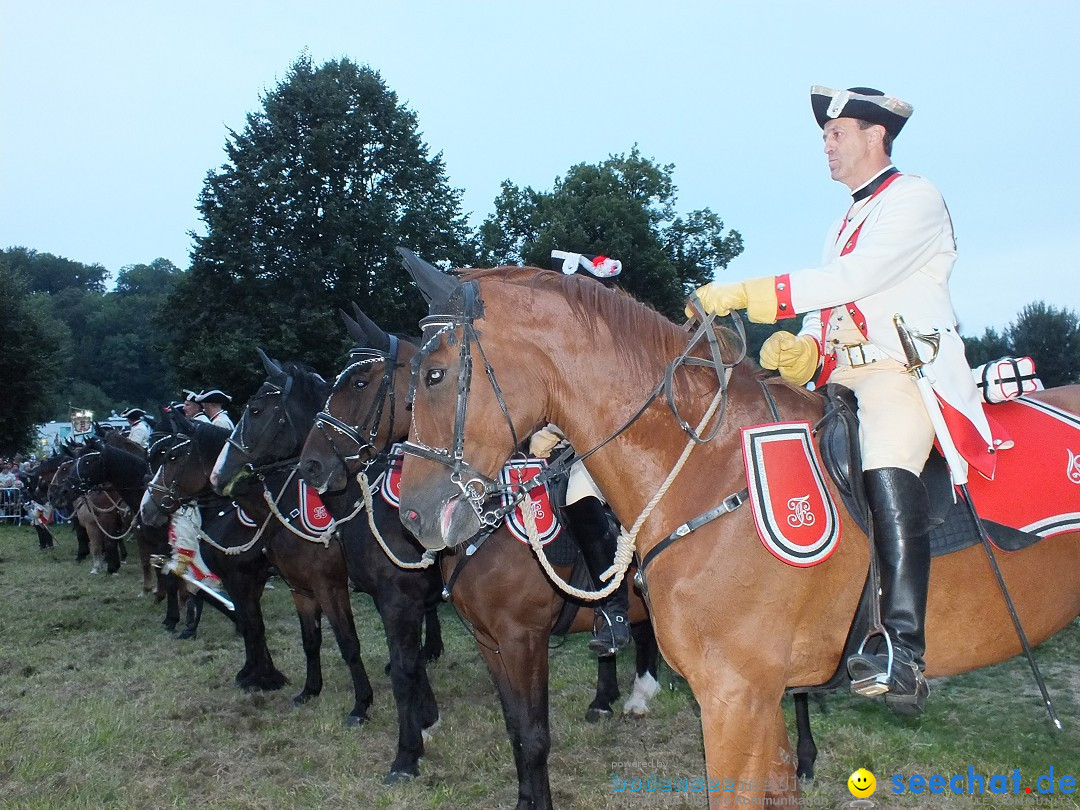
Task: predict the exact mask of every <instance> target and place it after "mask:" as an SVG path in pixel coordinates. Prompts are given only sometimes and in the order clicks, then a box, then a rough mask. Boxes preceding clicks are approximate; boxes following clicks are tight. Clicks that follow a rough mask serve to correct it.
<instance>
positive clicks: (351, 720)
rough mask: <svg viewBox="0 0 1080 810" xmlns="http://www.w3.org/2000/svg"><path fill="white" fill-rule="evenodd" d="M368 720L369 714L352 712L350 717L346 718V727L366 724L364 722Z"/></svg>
mask: <svg viewBox="0 0 1080 810" xmlns="http://www.w3.org/2000/svg"><path fill="white" fill-rule="evenodd" d="M366 722H367V715H363V714H350V715H349V716H348V717H346V718H345V727H346V728H356V727H357V726H362V725H364V723H366Z"/></svg>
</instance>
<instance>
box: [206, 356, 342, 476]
mask: <svg viewBox="0 0 1080 810" xmlns="http://www.w3.org/2000/svg"><path fill="white" fill-rule="evenodd" d="M259 357H260V359H261V360H262V363H263V367H264V368H265V369H266V373H267V377H266V380H265V381H264V382H263V384H262V385H261V386H260V387H259V390H258V391H256V392H255V395H254V396H252V398H251V399H250V400H248V402H247V405H245V406H244V412H243V414H242V415H241V416H240V421H238V422H237V423H236V429H235V430H234V431H233V434H232V436H231V437H230V439H229V444H228V446H227V447H226V448H225V450H224V451H223V452H222V453H221V456H220V458H219V459H218V462H217V465H216V466H215V468H214V473H213V478H212V480H213V481H214V486H215V488H216V489H217V491H218V492H220V493H222V494H225V495H228V494H231V493H232V492H234V491H237V488H238V487H240V486H246V485H247V484H248V483H250V479H251V477H252V475H253V474H258V473H259V472H260V471H261V470H264V469H269V468H271V467H278V466H282V463H283V462H287V461H289V460H291V459H295V458H296V457H297V456H298V455H299V454H300V448H301V447H303V444H304V440H305V439H306V438H307V434H308V430H309V429H310V427H311V420H312V418H313V417H314V416H315V413H316V412H317V411H318V410H319V408H320V407H322V404H323V402H325V401H326V396H327V394H328V393H329V390H330V385H329V383H327V382H326V380H324V379H323V378H322V376H320V375H319V374H318V373H317V372H316V371H315V370H314V369H312V368H310V367H308V366H305V365H304V364H302V363H284V364H283V363H280V362H278V361H276V360H273V359H271V358H270V357H269V355H267V354H266V353H265V352H264V351H262V349H260V350H259Z"/></svg>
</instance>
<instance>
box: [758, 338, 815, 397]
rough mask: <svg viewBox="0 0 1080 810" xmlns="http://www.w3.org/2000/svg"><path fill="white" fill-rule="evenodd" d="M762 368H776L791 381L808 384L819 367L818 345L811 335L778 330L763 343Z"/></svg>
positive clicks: (760, 356)
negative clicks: (796, 334) (797, 334)
mask: <svg viewBox="0 0 1080 810" xmlns="http://www.w3.org/2000/svg"><path fill="white" fill-rule="evenodd" d="M759 358H760V360H761V367H762V368H774V369H776V370H777V371H779V372H780V376H781V377H783V378H784V379H785V380H787V381H788V382H789V383H794V384H795V385H806V383H808V382H809V381H810V379H811V378H812V377H813V376H814V372H816V371H817V367H818V347H817V341H815V340H814V339H813V338H812V337H810V336H809V335H800V336H798V337H796V336H795V335H793V334H791V332H776V333H775V334H772V335H770V336H769V338H768V339H767V340H766V341H765V342H764V343H763V344H762V345H761V354H760V355H759Z"/></svg>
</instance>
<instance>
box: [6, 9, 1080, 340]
mask: <svg viewBox="0 0 1080 810" xmlns="http://www.w3.org/2000/svg"><path fill="white" fill-rule="evenodd" d="M1078 42H1080V2H1076V0H1059V1H1057V2H1055V1H1053V0H1051V1H1049V2H1030V3H1016V2H1005V1H1004V0H1000V1H997V0H983V1H982V2H975V0H934V2H923V0H911V1H910V2H904V3H880V4H870V3H852V2H846V3H836V2H832V3H823V2H817V0H775V1H773V0H745V2H743V1H740V2H729V1H728V0H710V1H707V0H695V2H680V0H668V2H664V3H661V2H658V1H657V0H652V2H638V1H637V0H621V1H620V2H609V1H607V0H577V1H576V2H563V0H546V2H520V1H519V2H514V1H513V0H510V1H507V0H504V1H503V2H498V3H497V2H477V1H474V0H455V2H446V0H415V1H411V0H396V1H395V2H387V1H386V0H384V2H380V3H371V2H366V0H350V1H349V2H346V1H345V0H308V2H304V3H300V2H295V3H289V2H281V1H280V0H260V2H248V0H236V1H235V2H227V3H222V2H220V0H215V1H214V2H204V1H203V0H189V1H188V2H185V3H147V2H145V0H143V1H142V2H138V3H134V2H107V3H86V2H52V1H51V0H35V2H33V3H30V2H25V1H24V0H0V248H8V247H13V246H23V247H27V248H31V249H34V250H37V251H40V252H45V253H52V254H55V255H59V256H64V257H66V258H69V259H73V260H75V261H79V262H84V263H88V264H92V263H100V264H102V265H103V266H105V267H106V268H107V269H108V270H109V271H110V272H112V273H113V274H115V273H116V272H117V271H118V270H119V269H121V268H122V267H124V266H127V265H131V264H140V263H148V262H150V261H153V260H154V259H155V258H158V257H164V258H166V259H169V260H170V261H172V262H173V263H174V264H176V265H177V266H178V267H181V268H187V267H188V265H189V262H190V251H191V248H192V240H191V233H192V232H196V233H202V232H203V231H202V223H201V221H200V220H199V217H198V213H197V211H196V208H195V206H196V203H197V200H198V195H199V192H200V191H201V189H202V187H203V183H204V181H205V179H206V175H207V172H209V171H211V170H214V169H216V168H218V167H220V166H221V165H222V163H223V162H224V161H225V153H224V147H225V144H226V139H227V136H228V132H229V130H230V129H233V130H237V131H239V130H242V129H243V127H244V125H245V119H246V115H247V114H248V113H249V112H254V111H257V110H259V109H261V106H262V99H263V97H264V96H265V94H266V93H267V92H269V91H271V90H273V89H274V88H275V87H276V86H277V85H278V83H279V82H281V81H282V80H283V79H284V78H285V77H286V76H287V74H288V70H289V66H290V65H291V64H292V63H293V62H294V61H295V60H296V58H297V57H298V56H300V55H301V54H302V53H304V52H307V53H308V54H310V56H311V57H312V59H313V60H314V61H315V63H316V64H319V63H322V62H325V61H328V60H331V59H339V58H342V57H347V58H349V59H351V60H353V61H354V62H357V63H358V64H366V65H370V66H371V67H372V68H374V69H376V70H378V71H379V72H380V74H381V75H382V78H383V80H384V81H385V82H386V84H387V85H388V86H389V87H390V88H391V89H392V90H394V91H395V92H396V93H397V94H398V96H399V99H400V100H401V101H402V102H404V103H405V104H406V105H408V106H409V107H410V108H411V109H412V110H413V111H414V112H416V114H417V116H418V119H419V126H420V130H421V132H422V135H423V138H424V140H425V141H426V142H427V144H428V145H429V147H430V148H431V150H432V152H433V153H434V152H442V154H443V158H444V161H445V165H446V170H447V174H448V176H449V180H450V183H451V185H452V186H453V187H455V188H459V189H461V190H462V192H463V203H464V209H465V211H466V212H468V213H469V215H470V220H471V222H472V223H473V224H474V225H478V224H479V223H480V222H482V221H483V219H484V218H485V217H486V216H487V215H488V214H489V213H491V211H492V208H493V203H494V200H495V198H496V196H497V195H498V193H499V187H500V183H501V182H502V181H503V180H507V179H509V180H510V181H511V182H513V183H515V184H517V185H518V186H532V187H533V188H535V189H537V190H550V189H551V188H552V186H553V184H554V182H555V179H556V178H557V177H560V176H563V175H565V174H566V172H567V170H568V169H569V168H570V167H571V166H573V165H576V164H579V163H599V162H601V161H603V160H605V159H606V158H607V157H609V156H610V155H618V154H625V153H627V152H629V151H630V149H632V148H633V147H634V145H635V144H636V145H637V146H638V148H639V149H640V150H641V152H642V154H643V155H644V156H645V157H648V158H650V159H653V160H655V161H656V162H657V163H661V164H669V163H670V164H674V166H675V168H674V173H673V177H674V181H675V184H676V186H677V187H678V201H677V209H678V211H679V212H680V213H686V212H689V211H692V210H696V209H701V208H709V209H711V210H712V211H714V212H715V213H717V214H718V215H719V216H720V217H721V218H722V219H723V220H724V222H725V224H726V225H727V226H728V227H730V228H733V229H735V230H738V231H739V232H740V233H741V234H742V236H743V239H744V243H745V250H744V253H743V255H742V256H740V257H738V258H737V259H736V260H734V261H733V262H732V263H731V265H730V266H729V268H728V269H727V270H726V271H724V272H723V273H722V277H723V278H724V279H726V280H740V279H745V278H752V277H755V276H761V275H774V274H779V273H784V272H790V271H793V270H797V269H800V268H803V267H811V266H814V265H816V264H817V262H818V261H819V259H820V256H821V248H822V244H823V242H824V237H825V232H826V230H827V229H828V228H829V226H830V224H831V223H832V222H833V221H834V220H835V219H837V217H839V216H840V215H841V214H843V212H844V211H845V210H846V209H847V205H848V202H849V199H848V196H847V195H848V193H849V192H848V190H847V188H846V187H845V186H842V185H840V184H838V183H835V182H833V181H831V180H830V179H829V175H828V171H827V166H826V163H825V158H824V155H823V153H822V143H821V131H820V129H819V128H818V127H817V124H816V123H815V121H814V118H813V115H812V113H811V109H810V101H809V88H810V86H811V85H814V84H821V85H825V86H828V87H834V88H844V87H851V86H870V87H876V88H878V89H881V90H883V91H884V92H885V93H887V94H888V95H893V96H897V97H899V98H901V99H903V100H905V101H907V102H909V103H911V104H912V105H914V108H915V113H914V115H913V116H912V118H911V120H910V121H909V122H908V124H907V125H906V127H905V129H904V131H903V132H902V133H901V135H900V137H899V138H898V139H897V142H896V146H895V149H894V152H893V159H894V161H895V163H896V165H897V166H898V168H900V170H901V171H903V172H908V173H912V174H921V175H923V176H925V177H928V178H930V179H931V180H932V181H933V182H934V183H935V185H937V187H938V189H939V190H940V191H941V192H942V194H943V195H944V197H945V200H946V202H947V204H948V206H949V209H950V211H951V213H952V216H953V221H954V225H955V229H956V234H957V240H958V245H959V256H960V258H959V259H958V261H957V264H956V267H955V269H954V273H953V279H952V290H953V301H954V305H955V308H956V311H957V315H958V318H959V320H960V325H961V331H962V332H963V333H964V334H968V335H981V334H982V332H983V330H984V329H985V328H987V327H992V328H995V329H997V330H999V331H1000V330H1001V329H1002V328H1004V327H1005V326H1006V325H1008V324H1009V323H1010V322H1011V321H1013V320H1014V319H1015V317H1016V315H1017V313H1018V312H1019V311H1020V310H1021V309H1022V308H1023V307H1024V306H1025V305H1026V304H1028V303H1031V302H1034V301H1044V302H1046V303H1047V304H1050V305H1053V306H1057V307H1069V308H1071V309H1074V310H1077V309H1080V202H1078V199H1080V194H1078V190H1080V149H1078V146H1080V91H1078V89H1077V88H1078V84H1077V82H1078V81H1080V46H1078ZM566 248H567V249H571V250H572V249H574V246H570V245H568V246H566ZM623 272H624V273H632V272H633V268H632V267H627V268H626V269H624V271H623Z"/></svg>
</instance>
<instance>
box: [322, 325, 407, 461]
mask: <svg viewBox="0 0 1080 810" xmlns="http://www.w3.org/2000/svg"><path fill="white" fill-rule="evenodd" d="M387 337H388V338H389V339H390V348H389V350H388V351H385V352H384V351H382V350H380V349H371V348H356V349H353V350H352V351H351V352H349V359H350V360H351V361H352V362H351V363H350V364H349V366H348V367H346V368H345V370H344V371H342V372H341V373H340V374H339V375H338V377H337V379H336V380H335V381H334V387H333V388H332V389H331V390H330V395H329V396H328V397H327V398H326V404H325V405H324V406H323V410H321V411H319V413H317V414H315V421H314V423H313V427H314V428H315V429H317V430H318V431H319V432H320V433H321V434H322V435H323V437H324V438H325V439H326V441H327V443H328V444H329V445H330V447H331V448H332V449H333V451H334V455H335V456H337V458H338V461H340V462H341V464H342V466H343V467H344V468H345V470H346V472H348V469H349V464H348V463H349V462H350V461H362V462H363V463H364V466H365V467H368V466H370V465H371V464H372V462H373V461H374V460H375V459H376V458H377V457H379V456H380V455H385V454H386V453H387V452H388V451H389V448H390V443H391V442H392V441H393V436H394V417H395V414H396V412H397V407H396V403H395V393H394V374H395V372H396V371H397V369H398V368H399V367H400V365H401V364H400V363H398V346H399V341H398V338H397V337H395V336H394V335H387ZM380 362H381V363H383V374H382V379H381V380H380V381H379V388H378V390H377V391H376V392H375V398H374V399H373V400H372V402H371V405H369V406H368V410H367V413H366V414H364V418H363V419H362V420H361V421H360V422H359V423H358V424H357V425H355V426H353V425H350V424H348V423H347V422H344V421H342V420H341V419H338V418H337V417H336V416H334V415H333V414H332V413H330V400H332V399H333V398H334V394H335V393H337V390H338V386H340V385H341V384H342V383H343V381H344V380H346V379H348V378H349V376H350V375H351V374H352V373H353V372H354V371H356V370H357V369H358V368H360V367H362V366H365V365H369V364H372V363H380ZM387 402H389V403H390V411H389V417H390V426H389V429H388V432H387V438H386V441H385V443H384V446H383V448H382V450H380V449H379V448H377V447H376V446H375V440H376V439H377V438H378V435H379V424H380V423H381V422H382V416H383V411H384V409H385V408H386V403H387ZM365 433H366V435H365ZM334 435H338V436H344V437H345V438H346V439H348V440H349V441H351V442H352V443H353V444H355V445H356V452H355V453H354V454H352V455H348V456H346V455H342V453H341V452H340V451H339V450H338V445H337V442H335V441H334Z"/></svg>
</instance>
